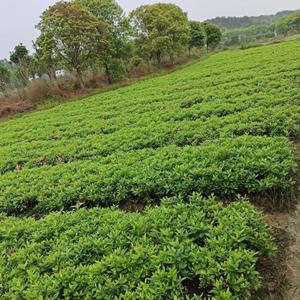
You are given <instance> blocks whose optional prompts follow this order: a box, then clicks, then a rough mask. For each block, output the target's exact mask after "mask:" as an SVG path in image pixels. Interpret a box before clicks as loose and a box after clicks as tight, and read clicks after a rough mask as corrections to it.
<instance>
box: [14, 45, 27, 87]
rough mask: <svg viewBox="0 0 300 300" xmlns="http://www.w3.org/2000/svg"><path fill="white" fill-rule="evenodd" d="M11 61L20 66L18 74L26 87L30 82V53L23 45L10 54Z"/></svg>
mask: <svg viewBox="0 0 300 300" xmlns="http://www.w3.org/2000/svg"><path fill="white" fill-rule="evenodd" d="M10 61H11V62H12V63H14V64H16V65H17V66H18V74H19V76H20V77H21V80H22V82H23V84H24V85H27V84H28V82H29V63H30V58H29V51H28V50H27V48H26V47H25V46H24V45H23V44H22V43H21V44H19V45H17V46H16V47H15V49H14V51H13V52H11V53H10Z"/></svg>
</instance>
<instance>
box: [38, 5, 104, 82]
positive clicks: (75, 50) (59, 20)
mask: <svg viewBox="0 0 300 300" xmlns="http://www.w3.org/2000/svg"><path fill="white" fill-rule="evenodd" d="M38 29H40V31H41V34H42V35H43V34H44V35H45V34H48V35H49V36H51V39H53V41H52V42H51V45H53V46H54V48H53V52H54V53H55V55H57V57H58V58H59V60H60V61H61V63H62V65H63V66H64V67H65V68H67V69H68V70H75V71H76V73H77V76H78V81H79V84H80V86H81V87H84V83H83V78H82V72H83V71H84V70H86V69H87V68H88V67H89V66H90V65H91V64H92V62H93V60H94V59H95V57H97V58H99V57H101V58H103V59H104V57H105V54H106V52H107V49H108V47H109V43H110V42H109V33H108V30H107V26H106V24H105V23H104V22H102V21H100V20H98V19H97V18H96V17H95V16H94V15H92V14H91V13H90V12H88V11H87V10H86V9H84V8H83V7H82V6H81V5H80V4H79V3H74V2H63V1H62V2H58V3H56V4H55V5H53V6H51V7H49V8H48V9H47V10H46V11H45V12H44V13H43V15H42V19H41V21H40V23H39V24H38ZM46 41H47V39H46ZM46 41H45V40H44V41H43V43H42V44H43V46H44V47H46V46H45V45H44V44H45V43H46Z"/></svg>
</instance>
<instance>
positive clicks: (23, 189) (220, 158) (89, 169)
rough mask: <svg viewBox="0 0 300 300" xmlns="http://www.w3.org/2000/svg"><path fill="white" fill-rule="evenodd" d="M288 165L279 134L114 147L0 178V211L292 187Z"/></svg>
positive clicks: (36, 210)
mask: <svg viewBox="0 0 300 300" xmlns="http://www.w3.org/2000/svg"><path fill="white" fill-rule="evenodd" d="M294 168H295V163H294V160H293V155H292V151H291V148H290V143H289V142H288V141H287V140H286V139H285V138H266V137H251V136H249V137H247V136H245V137H239V138H235V139H224V140H220V141H213V142H206V143H204V144H203V145H202V146H200V147H195V146H186V147H183V148H181V147H176V146H168V147H165V148H160V149H143V150H140V151H134V152H128V153H125V152H116V153H115V154H113V155H111V156H108V157H106V158H102V159H97V160H95V159H93V160H81V161H73V162H67V163H65V164H60V165H57V166H54V167H49V166H44V167H41V168H34V169H23V170H22V171H20V172H13V173H6V174H5V175H2V176H1V177H0V182H1V186H0V211H3V212H7V213H9V214H23V213H33V212H34V213H37V214H40V213H42V214H43V213H45V212H49V211H53V210H60V209H70V208H71V207H72V206H74V205H76V204H81V205H84V206H88V207H91V206H97V205H104V206H107V205H119V204H122V203H125V202H126V201H127V200H129V199H130V201H131V202H132V201H135V202H139V201H141V200H143V201H147V202H149V203H153V202H154V201H157V200H159V199H160V198H163V197H165V196H174V195H177V194H181V195H183V196H187V195H190V194H191V193H192V192H201V193H202V194H203V195H210V194H212V193H214V194H215V195H216V196H220V197H228V196H231V195H233V194H235V193H242V194H259V193H270V192H273V193H275V192H284V191H286V190H288V189H289V188H290V187H291V185H292V180H291V176H292V174H293V170H294ZM16 186H17V187H18V188H17V189H16V188H15V187H16Z"/></svg>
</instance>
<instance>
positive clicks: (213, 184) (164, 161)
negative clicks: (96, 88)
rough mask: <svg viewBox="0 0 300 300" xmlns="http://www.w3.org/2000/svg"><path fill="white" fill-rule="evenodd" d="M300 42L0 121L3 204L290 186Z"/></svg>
mask: <svg viewBox="0 0 300 300" xmlns="http://www.w3.org/2000/svg"><path fill="white" fill-rule="evenodd" d="M298 46H299V41H297V40H296V41H290V42H284V43H280V44H276V45H270V46H265V47H260V48H253V49H248V50H245V51H228V52H222V53H218V54H216V55H213V56H211V57H210V58H208V59H207V60H205V61H202V62H200V63H198V64H194V65H191V66H189V67H187V68H185V69H183V70H180V71H177V72H174V73H172V74H169V75H167V76H162V77H159V78H154V79H151V80H147V81H141V82H138V83H136V84H134V85H131V86H128V87H124V88H122V89H118V90H115V91H111V92H108V93H103V94H100V95H95V96H92V97H89V98H87V99H85V101H78V102H72V103H68V104H64V105H61V106H58V107H56V108H53V109H51V110H48V111H46V112H37V113H34V114H31V115H27V116H24V117H22V118H18V119H15V120H11V121H9V122H5V123H1V124H0V173H1V176H0V190H1V192H0V199H1V201H0V205H1V210H2V211H6V212H8V213H10V214H14V213H15V214H17V213H29V214H30V213H31V212H32V210H33V209H34V211H36V212H39V213H45V212H47V211H51V210H56V209H62V208H63V209H64V208H65V209H69V208H70V207H71V206H73V205H75V204H76V202H79V203H83V204H84V205H87V206H94V205H108V204H111V202H110V201H113V203H114V204H120V203H124V202H126V201H127V200H128V199H132V201H139V200H147V201H149V202H153V200H155V201H157V200H159V199H160V198H161V197H164V196H169V195H175V194H177V193H181V194H182V195H183V196H187V195H189V194H191V193H192V192H193V191H199V192H202V193H203V194H205V195H209V194H210V193H212V192H214V193H215V194H216V195H218V196H221V197H225V196H227V197H228V196H230V195H232V194H235V193H247V194H249V193H250V194H253V193H254V194H259V193H266V192H272V193H276V192H284V191H285V190H287V189H288V188H289V187H290V186H291V182H292V174H293V168H294V162H293V160H294V159H293V155H292V150H291V145H290V144H289V142H288V140H287V138H297V137H298V136H299V121H300V118H299V116H300V105H299V85H298V81H297V78H298V77H299V67H298V61H299V52H297V51H294V49H295V48H297V47H298ZM275 53H276V55H275ZM232 61H234V62H235V63H232ZM45 119H47V124H46V126H45ZM244 136H245V137H244ZM199 178H200V179H201V180H199ZM16 187H17V188H16ZM107 201H108V202H109V203H107Z"/></svg>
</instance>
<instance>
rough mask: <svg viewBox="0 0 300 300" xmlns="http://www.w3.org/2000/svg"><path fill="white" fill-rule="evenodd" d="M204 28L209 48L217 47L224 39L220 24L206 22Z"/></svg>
mask: <svg viewBox="0 0 300 300" xmlns="http://www.w3.org/2000/svg"><path fill="white" fill-rule="evenodd" d="M203 28H204V32H205V36H206V46H207V49H213V48H216V47H217V46H218V45H219V44H220V42H221V39H222V32H221V29H220V27H219V26H218V25H215V24H212V23H209V22H204V23H203Z"/></svg>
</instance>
